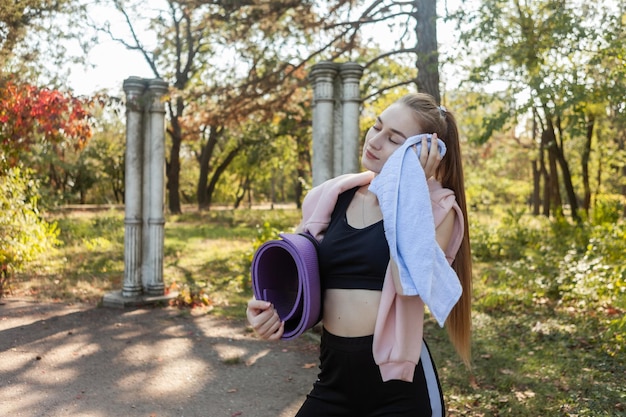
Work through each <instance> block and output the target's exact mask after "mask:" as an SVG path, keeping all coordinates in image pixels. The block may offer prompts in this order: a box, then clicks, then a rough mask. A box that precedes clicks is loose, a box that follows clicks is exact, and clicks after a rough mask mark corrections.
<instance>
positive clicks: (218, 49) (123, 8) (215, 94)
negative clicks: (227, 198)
mask: <svg viewBox="0 0 626 417" xmlns="http://www.w3.org/2000/svg"><path fill="white" fill-rule="evenodd" d="M346 2H347V0H342V1H337V3H339V4H342V3H346ZM114 4H115V6H116V7H117V8H118V10H119V11H120V12H121V13H122V14H123V16H124V19H125V21H126V22H127V24H128V29H129V33H130V35H129V37H123V36H118V35H116V34H114V33H112V32H111V31H110V30H108V29H107V28H106V27H105V28H101V29H103V30H105V31H107V33H108V34H109V35H110V36H111V37H112V38H113V39H115V40H117V41H119V42H122V43H123V44H124V45H125V46H126V47H127V48H129V49H133V50H137V51H138V52H139V53H141V54H142V55H143V56H144V57H145V59H146V61H147V62H148V64H149V65H150V67H151V68H152V70H153V73H154V75H155V76H156V77H159V78H163V79H164V80H166V81H167V82H169V83H170V84H171V85H172V87H173V89H172V94H171V98H170V100H169V101H168V103H167V109H168V110H167V111H168V121H169V125H168V129H167V131H168V135H169V139H170V140H171V147H170V152H169V156H168V161H167V180H168V196H169V209H170V211H171V212H173V213H176V212H180V195H179V178H180V151H181V144H182V142H183V140H184V139H190V138H191V136H194V135H195V136H196V137H198V138H200V139H202V138H204V141H205V142H204V144H203V146H204V147H205V149H203V150H202V152H201V153H200V155H201V157H200V158H199V162H200V164H201V176H200V179H199V184H198V193H199V194H198V201H199V204H200V206H201V207H204V206H206V205H207V204H208V200H209V193H210V191H211V189H212V185H211V182H212V181H213V179H211V180H209V179H208V173H209V172H212V173H213V174H218V175H217V177H215V178H219V173H220V172H221V171H223V168H224V165H223V164H224V163H226V166H227V164H228V161H232V159H233V158H234V156H235V155H230V156H229V155H225V156H224V157H223V158H221V157H220V156H219V155H215V154H214V153H213V152H216V151H217V150H220V149H222V150H224V149H229V151H228V152H235V154H236V153H237V152H239V150H240V149H242V146H243V145H244V144H243V143H239V144H238V145H237V146H226V145H224V146H217V143H218V142H220V141H221V140H222V139H223V138H225V137H229V138H234V137H237V135H228V136H224V132H225V129H227V128H229V127H233V126H235V127H236V126H238V125H239V124H240V123H241V121H242V120H244V119H245V118H246V117H247V116H249V115H251V114H260V115H264V117H270V116H271V114H272V113H273V112H274V111H275V110H276V109H277V108H279V107H280V106H281V105H283V104H284V102H285V100H286V99H288V98H289V97H290V96H291V93H292V91H293V88H294V87H298V86H299V85H301V84H302V81H303V79H304V78H303V77H299V78H298V77H296V79H295V80H294V78H293V76H294V74H297V73H298V72H302V69H303V66H304V65H305V63H306V62H309V61H310V60H311V59H312V58H313V57H315V56H317V55H319V54H320V53H321V52H322V51H326V52H329V53H330V54H331V55H334V56H338V55H339V54H340V53H341V51H343V50H345V49H346V48H347V47H348V46H346V43H341V42H339V41H340V40H341V39H342V36H343V33H341V32H340V33H339V34H338V35H337V36H335V37H332V36H331V37H330V40H329V41H328V42H325V43H323V44H322V45H321V46H319V47H317V48H313V50H311V47H310V44H311V43H313V39H312V38H311V37H312V36H313V35H314V34H315V33H316V31H317V30H318V29H319V27H320V26H321V24H322V22H325V21H330V18H331V16H332V15H333V13H334V12H333V10H334V9H331V10H330V12H331V13H330V15H325V16H324V17H323V18H320V17H318V16H317V15H316V12H315V10H314V7H313V5H312V4H311V3H310V2H302V1H285V2H269V3H268V2H266V1H260V0H256V1H246V2H232V1H212V2H205V1H200V2H192V3H189V2H182V1H168V2H167V5H166V6H167V7H166V8H165V9H162V10H156V12H155V16H154V17H153V18H152V19H151V21H150V29H151V30H152V31H154V33H157V34H158V46H156V47H153V48H150V47H148V46H146V45H145V44H144V43H143V41H142V40H141V39H140V37H139V36H138V35H137V34H138V29H137V27H136V24H137V22H138V16H139V14H138V13H136V12H135V11H133V9H136V8H137V7H142V10H141V12H144V11H145V9H144V8H143V2H141V3H138V2H130V1H121V0H115V1H114ZM144 15H145V13H144ZM333 45H339V46H338V47H337V51H338V52H337V53H336V54H335V53H333V52H332V49H333ZM192 103H197V104H195V105H193V110H192V112H189V106H190V105H192ZM188 128H189V129H195V130H186V129H188ZM203 135H204V136H203ZM205 184H206V186H205Z"/></svg>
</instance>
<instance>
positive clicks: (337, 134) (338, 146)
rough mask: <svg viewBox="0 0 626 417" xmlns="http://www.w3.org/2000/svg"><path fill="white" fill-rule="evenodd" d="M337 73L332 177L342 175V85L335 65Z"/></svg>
mask: <svg viewBox="0 0 626 417" xmlns="http://www.w3.org/2000/svg"><path fill="white" fill-rule="evenodd" d="M335 68H336V69H337V73H336V74H335V82H334V89H333V118H332V121H331V123H332V124H333V175H332V176H333V177H336V176H338V175H341V174H343V173H344V170H343V152H344V149H343V142H344V141H343V137H342V136H343V122H344V120H343V102H342V100H341V97H342V96H343V83H342V80H341V77H340V76H338V74H339V72H340V71H341V65H340V64H335Z"/></svg>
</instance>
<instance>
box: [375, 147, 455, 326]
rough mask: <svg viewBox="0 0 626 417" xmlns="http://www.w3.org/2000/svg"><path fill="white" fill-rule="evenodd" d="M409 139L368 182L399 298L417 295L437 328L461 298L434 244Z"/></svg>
mask: <svg viewBox="0 0 626 417" xmlns="http://www.w3.org/2000/svg"><path fill="white" fill-rule="evenodd" d="M429 136H431V135H417V136H411V137H410V138H408V139H407V140H406V142H405V143H404V144H403V145H402V146H401V147H400V148H399V149H397V150H396V151H395V152H394V153H393V154H392V155H391V156H390V157H389V159H388V160H387V162H386V163H385V165H384V166H383V169H382V170H381V172H380V173H379V174H378V175H377V176H376V177H375V178H374V179H373V180H372V183H371V184H370V187H369V190H370V191H371V192H373V193H374V194H376V196H377V198H378V202H379V204H380V208H381V211H382V213H383V223H384V227H385V236H386V237H387V243H388V244H389V253H390V255H391V257H392V258H393V259H394V260H395V261H396V264H397V265H398V269H399V272H400V282H401V285H402V292H403V294H404V295H419V296H420V297H421V298H422V301H424V304H426V305H427V306H428V308H429V310H430V312H431V314H432V315H433V317H434V318H435V319H436V320H437V322H438V323H439V325H440V326H442V327H443V325H444V323H445V321H446V318H447V317H448V315H449V314H450V311H451V310H452V308H453V307H454V305H455V304H456V302H457V301H458V300H459V298H460V297H461V293H462V291H463V290H462V287H461V284H460V282H459V278H458V276H457V275H456V272H455V271H454V269H452V267H451V266H450V264H449V263H448V261H447V259H446V256H445V254H444V252H443V250H441V248H440V247H439V244H438V243H437V240H436V239H435V222H434V219H433V213H432V205H431V201H430V196H429V193H428V185H427V183H426V175H425V174H424V169H423V168H422V165H421V164H420V162H419V159H418V158H417V155H416V154H415V152H414V151H413V150H412V149H411V148H410V147H411V146H412V145H414V144H415V143H417V142H419V141H421V140H422V139H423V138H424V137H429Z"/></svg>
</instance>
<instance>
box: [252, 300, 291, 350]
mask: <svg viewBox="0 0 626 417" xmlns="http://www.w3.org/2000/svg"><path fill="white" fill-rule="evenodd" d="M246 316H247V317H248V322H249V323H250V325H251V326H252V328H253V329H254V331H255V332H256V334H258V335H259V337H261V338H263V339H267V340H278V339H280V338H281V337H282V335H283V333H284V332H285V322H283V321H281V320H280V317H278V313H277V312H276V309H275V308H274V306H273V305H272V304H271V303H269V302H267V301H261V300H255V299H252V300H250V301H248V308H247V309H246Z"/></svg>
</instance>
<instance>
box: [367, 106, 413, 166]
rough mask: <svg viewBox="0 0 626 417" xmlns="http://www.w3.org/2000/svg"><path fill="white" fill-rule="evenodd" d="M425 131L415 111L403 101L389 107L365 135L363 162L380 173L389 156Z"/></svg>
mask: <svg viewBox="0 0 626 417" xmlns="http://www.w3.org/2000/svg"><path fill="white" fill-rule="evenodd" d="M420 133H423V132H422V131H421V129H420V127H419V125H418V124H417V122H416V121H415V117H414V112H413V110H411V109H410V108H409V107H407V106H406V105H404V104H401V103H394V104H392V105H391V106H389V107H387V109H385V111H383V112H382V113H381V114H380V116H378V117H377V118H376V123H374V126H372V127H371V128H370V129H369V130H368V131H367V135H366V136H365V144H364V145H363V155H362V156H361V164H362V165H363V167H364V168H365V169H368V170H370V171H372V172H376V173H379V172H380V171H381V169H382V168H383V165H384V164H385V162H387V159H388V158H389V156H390V155H391V154H392V153H393V151H395V150H396V149H398V148H399V147H400V146H402V144H403V143H404V142H405V141H406V139H407V138H409V137H411V136H415V135H418V134H420Z"/></svg>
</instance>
